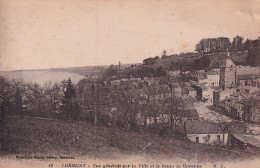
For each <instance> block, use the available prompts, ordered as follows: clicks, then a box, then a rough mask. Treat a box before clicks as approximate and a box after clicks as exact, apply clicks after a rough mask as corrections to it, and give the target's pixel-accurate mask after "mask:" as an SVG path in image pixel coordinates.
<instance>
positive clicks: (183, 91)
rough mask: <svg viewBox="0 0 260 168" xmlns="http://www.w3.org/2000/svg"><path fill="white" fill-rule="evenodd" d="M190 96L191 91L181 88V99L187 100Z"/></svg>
mask: <svg viewBox="0 0 260 168" xmlns="http://www.w3.org/2000/svg"><path fill="white" fill-rule="evenodd" d="M188 95H189V91H188V90H187V89H186V88H181V97H182V98H186V97H188Z"/></svg>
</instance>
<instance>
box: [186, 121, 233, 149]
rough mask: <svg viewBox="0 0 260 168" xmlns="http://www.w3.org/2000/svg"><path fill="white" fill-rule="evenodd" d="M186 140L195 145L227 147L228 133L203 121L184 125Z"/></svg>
mask: <svg viewBox="0 0 260 168" xmlns="http://www.w3.org/2000/svg"><path fill="white" fill-rule="evenodd" d="M185 128H186V134H187V138H188V139H189V140H190V141H192V142H195V143H205V144H212V145H214V144H220V145H227V143H228V136H229V134H228V132H227V131H226V130H222V128H221V127H220V125H219V124H216V123H211V122H207V121H203V120H197V121H192V122H186V123H185Z"/></svg>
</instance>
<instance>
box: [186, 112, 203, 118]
mask: <svg viewBox="0 0 260 168" xmlns="http://www.w3.org/2000/svg"><path fill="white" fill-rule="evenodd" d="M183 116H184V117H187V118H193V117H199V114H198V112H197V111H196V110H184V111H183Z"/></svg>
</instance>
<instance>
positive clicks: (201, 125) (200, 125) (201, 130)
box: [186, 121, 223, 134]
mask: <svg viewBox="0 0 260 168" xmlns="http://www.w3.org/2000/svg"><path fill="white" fill-rule="evenodd" d="M186 132H187V134H222V133H223V130H222V129H221V127H220V125H218V124H216V123H212V122H207V121H191V122H186Z"/></svg>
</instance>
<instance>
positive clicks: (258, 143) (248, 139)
mask: <svg viewBox="0 0 260 168" xmlns="http://www.w3.org/2000/svg"><path fill="white" fill-rule="evenodd" d="M232 135H233V136H234V137H235V138H236V139H238V140H240V141H242V142H244V143H247V144H251V145H253V146H256V147H258V148H259V147H260V141H259V140H258V139H256V138H254V137H253V136H247V135H245V134H232Z"/></svg>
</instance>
